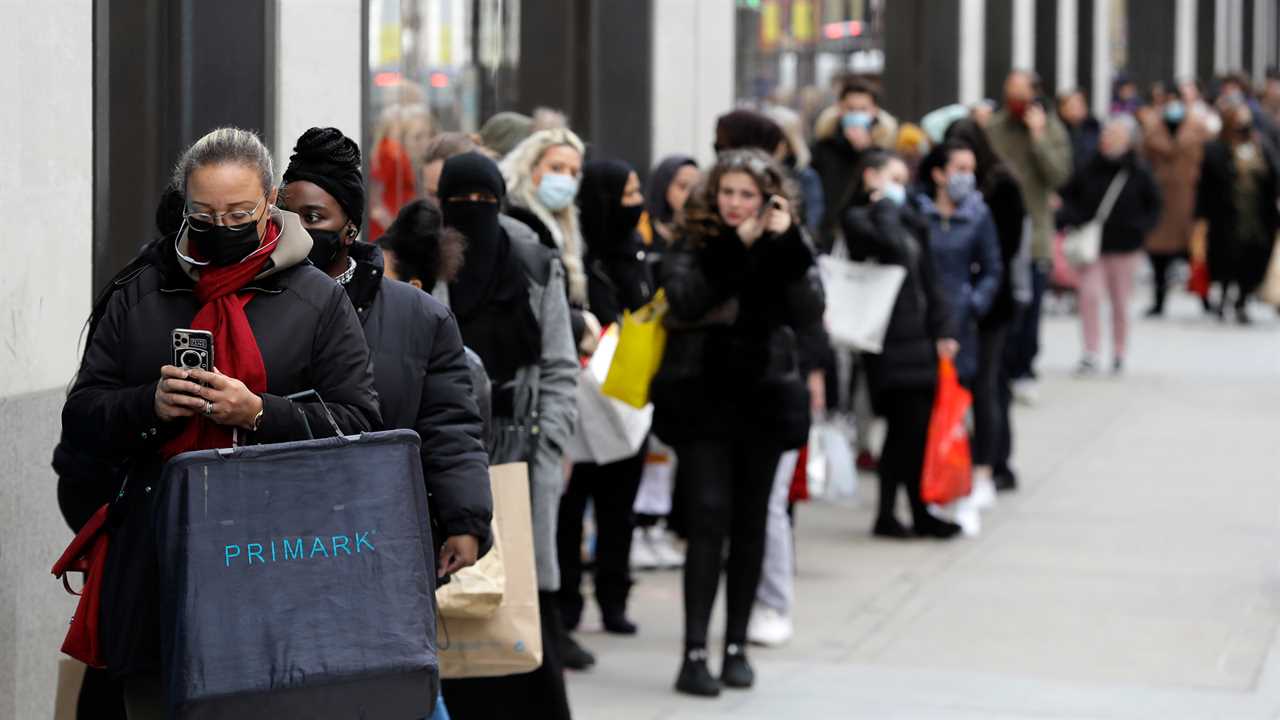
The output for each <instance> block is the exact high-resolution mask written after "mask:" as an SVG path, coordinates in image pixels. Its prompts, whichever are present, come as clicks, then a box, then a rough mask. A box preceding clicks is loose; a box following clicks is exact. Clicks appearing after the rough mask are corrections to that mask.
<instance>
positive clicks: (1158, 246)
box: [1142, 116, 1209, 255]
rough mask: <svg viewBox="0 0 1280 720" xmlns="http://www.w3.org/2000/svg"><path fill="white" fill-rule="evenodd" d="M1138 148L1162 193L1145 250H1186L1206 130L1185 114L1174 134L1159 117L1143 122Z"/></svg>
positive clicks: (1162, 252)
mask: <svg viewBox="0 0 1280 720" xmlns="http://www.w3.org/2000/svg"><path fill="white" fill-rule="evenodd" d="M1143 130H1144V138H1143V142H1142V152H1143V155H1144V156H1145V157H1146V159H1147V162H1148V163H1150V165H1151V170H1152V172H1153V173H1154V174H1155V177H1156V184H1157V185H1159V186H1160V193H1161V195H1162V196H1163V197H1164V205H1163V208H1162V209H1161V211H1160V221H1159V222H1158V223H1157V224H1156V226H1155V228H1153V229H1152V230H1151V232H1150V233H1149V234H1148V235H1147V252H1149V253H1151V254H1153V255H1176V254H1179V253H1184V252H1186V251H1187V248H1188V246H1189V245H1190V244H1191V230H1192V227H1194V225H1195V212H1196V184H1197V182H1198V181H1199V178H1200V161H1201V159H1202V158H1203V157H1204V143H1205V141H1206V140H1208V136H1209V133H1208V131H1207V130H1206V129H1205V126H1204V123H1203V122H1202V121H1200V120H1199V119H1198V118H1196V117H1195V116H1192V117H1188V118H1187V119H1186V121H1184V122H1183V123H1182V124H1181V125H1180V126H1178V132H1177V134H1176V135H1174V134H1172V133H1170V132H1169V128H1168V126H1167V125H1165V124H1164V122H1163V121H1162V120H1159V119H1158V116H1157V118H1156V119H1154V120H1152V121H1150V122H1147V123H1145V125H1144V128H1143Z"/></svg>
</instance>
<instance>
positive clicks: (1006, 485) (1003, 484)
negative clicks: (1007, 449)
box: [993, 467, 1018, 492]
mask: <svg viewBox="0 0 1280 720" xmlns="http://www.w3.org/2000/svg"><path fill="white" fill-rule="evenodd" d="M993 479H994V480H995V483H996V491H997V492H1010V491H1012V490H1017V489H1018V476H1017V475H1016V474H1014V472H1013V470H1012V469H1011V468H1007V467H1005V468H997V469H996V471H995V476H994V478H993Z"/></svg>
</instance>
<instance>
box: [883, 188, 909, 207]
mask: <svg viewBox="0 0 1280 720" xmlns="http://www.w3.org/2000/svg"><path fill="white" fill-rule="evenodd" d="M880 191H881V192H882V193H884V197H885V199H886V200H888V201H889V202H891V203H893V204H894V205H897V206H898V207H902V206H903V205H904V204H906V202H907V188H906V187H905V186H904V185H903V184H902V183H896V182H887V183H885V184H884V187H883V188H881V189H880Z"/></svg>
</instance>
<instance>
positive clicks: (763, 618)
mask: <svg viewBox="0 0 1280 720" xmlns="http://www.w3.org/2000/svg"><path fill="white" fill-rule="evenodd" d="M794 634H795V628H794V626H793V625H792V624H791V616H790V615H787V614H785V613H782V612H779V611H777V610H774V609H773V608H771V607H765V606H763V605H756V606H755V609H754V610H752V611H751V622H750V623H748V624H747V642H750V643H751V644H752V645H763V646H765V647H778V646H780V645H786V644H787V643H788V642H789V641H790V640H791V636H792V635H794Z"/></svg>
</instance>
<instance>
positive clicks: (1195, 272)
mask: <svg viewBox="0 0 1280 720" xmlns="http://www.w3.org/2000/svg"><path fill="white" fill-rule="evenodd" d="M1187 291H1188V292H1190V293H1192V294H1193V295H1199V296H1200V297H1202V298H1207V297H1209V264H1208V263H1206V262H1205V261H1203V260H1192V261H1191V277H1190V278H1188V279H1187Z"/></svg>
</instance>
